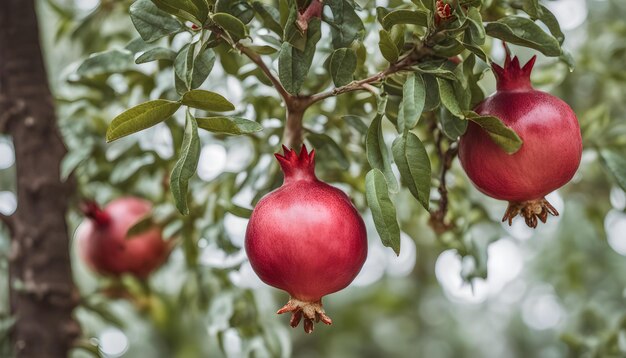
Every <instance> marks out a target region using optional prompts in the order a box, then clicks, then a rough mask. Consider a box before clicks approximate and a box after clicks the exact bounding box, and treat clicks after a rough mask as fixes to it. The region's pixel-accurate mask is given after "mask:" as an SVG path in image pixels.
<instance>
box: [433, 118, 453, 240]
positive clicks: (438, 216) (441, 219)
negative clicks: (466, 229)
mask: <svg viewBox="0 0 626 358" xmlns="http://www.w3.org/2000/svg"><path fill="white" fill-rule="evenodd" d="M431 130H433V131H436V134H435V150H436V151H437V156H438V157H439V161H440V162H441V174H440V177H439V188H438V189H437V190H438V191H439V207H438V208H437V210H435V211H431V213H430V225H431V227H432V228H433V230H434V231H435V232H436V233H437V234H441V233H443V232H446V231H448V230H451V229H452V228H454V224H452V223H449V222H446V215H447V214H448V187H447V186H446V174H447V173H448V170H450V167H451V166H452V162H453V161H454V158H455V157H456V155H457V153H458V147H457V146H456V145H455V144H454V143H452V144H451V145H450V147H448V149H447V150H445V151H444V150H443V139H444V134H443V133H442V131H441V130H439V129H437V124H436V123H435V122H433V124H432V125H431Z"/></svg>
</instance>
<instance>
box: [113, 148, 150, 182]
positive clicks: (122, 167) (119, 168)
mask: <svg viewBox="0 0 626 358" xmlns="http://www.w3.org/2000/svg"><path fill="white" fill-rule="evenodd" d="M153 163H154V156H153V155H152V154H151V153H146V154H144V155H143V156H141V157H134V156H133V157H128V158H125V159H122V160H121V161H119V162H117V163H116V166H115V167H114V168H113V170H112V171H111V175H110V176H109V181H110V182H111V184H120V183H123V182H124V181H126V180H128V179H129V178H130V177H132V176H133V175H134V174H135V173H137V172H138V171H139V169H141V168H143V167H145V166H146V165H150V164H153Z"/></svg>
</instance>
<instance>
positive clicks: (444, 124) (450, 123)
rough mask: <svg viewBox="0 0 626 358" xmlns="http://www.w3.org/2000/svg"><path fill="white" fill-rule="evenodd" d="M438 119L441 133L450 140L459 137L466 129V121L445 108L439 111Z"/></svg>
mask: <svg viewBox="0 0 626 358" xmlns="http://www.w3.org/2000/svg"><path fill="white" fill-rule="evenodd" d="M440 121H441V130H442V131H443V134H445V135H446V137H448V138H450V139H451V140H457V139H459V137H460V136H462V135H463V134H464V133H465V131H466V130H467V121H466V120H465V119H462V118H459V117H456V116H454V115H452V113H450V112H449V111H446V110H445V109H444V110H442V111H441V115H440Z"/></svg>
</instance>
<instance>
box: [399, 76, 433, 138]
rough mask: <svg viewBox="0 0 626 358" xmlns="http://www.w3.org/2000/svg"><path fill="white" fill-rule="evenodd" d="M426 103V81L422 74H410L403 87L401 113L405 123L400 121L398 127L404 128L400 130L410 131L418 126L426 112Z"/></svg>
mask: <svg viewBox="0 0 626 358" xmlns="http://www.w3.org/2000/svg"><path fill="white" fill-rule="evenodd" d="M425 101H426V88H425V86H424V79H423V78H422V76H421V75H420V74H417V75H416V74H415V73H410V74H409V75H408V76H407V78H406V81H405V82H404V86H403V87H402V107H401V108H400V111H402V116H401V117H402V118H403V121H402V122H403V123H400V120H398V127H399V128H400V127H401V125H403V126H404V128H400V129H401V130H402V131H409V130H411V129H413V127H415V126H416V125H417V122H418V121H419V119H420V116H421V115H422V111H423V110H424V104H425ZM398 118H400V116H398Z"/></svg>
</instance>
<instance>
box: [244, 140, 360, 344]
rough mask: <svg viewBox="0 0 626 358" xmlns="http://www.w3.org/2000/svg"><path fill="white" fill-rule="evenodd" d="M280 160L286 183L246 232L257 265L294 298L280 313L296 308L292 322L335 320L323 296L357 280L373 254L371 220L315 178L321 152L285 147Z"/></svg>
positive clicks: (259, 208) (308, 326) (309, 326)
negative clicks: (365, 219)
mask: <svg viewBox="0 0 626 358" xmlns="http://www.w3.org/2000/svg"><path fill="white" fill-rule="evenodd" d="M283 149H284V155H280V154H276V159H278V162H279V164H280V166H281V168H282V171H283V173H284V176H285V177H284V182H283V185H282V186H281V187H280V188H278V189H276V190H274V191H273V192H271V193H269V194H267V195H266V196H265V197H263V198H262V199H261V200H260V201H259V203H258V204H257V205H256V207H255V208H254V211H253V212H252V216H251V217H250V221H249V223H248V229H247V231H246V242H245V247H246V252H247V254H248V258H249V259H250V264H251V265H252V268H253V269H254V271H255V272H256V273H257V275H258V276H259V277H260V278H261V280H263V281H264V282H265V283H267V284H268V285H270V286H273V287H276V288H279V289H281V290H284V291H287V292H288V293H289V295H290V299H289V302H288V303H287V304H286V305H285V306H284V307H283V308H281V309H280V310H278V314H281V313H285V312H291V314H292V315H291V326H292V327H296V326H298V324H299V323H300V320H301V319H302V318H304V331H305V332H306V333H311V332H312V331H313V323H314V322H318V321H322V322H324V323H325V324H328V325H329V324H331V323H332V321H331V319H330V317H328V316H327V315H326V313H325V312H324V309H323V307H322V297H323V296H325V295H328V294H331V293H333V292H337V291H339V290H341V289H343V288H345V287H346V286H348V285H349V284H350V282H352V280H354V278H355V277H356V275H357V274H358V273H359V271H360V270H361V267H362V266H363V263H364V262H365V258H366V257H367V233H366V231H365V224H364V223H363V219H362V218H361V216H360V215H359V212H358V211H357V209H356V208H355V207H354V205H353V204H352V202H351V201H350V198H349V197H348V196H347V195H346V194H345V193H343V192H342V191H341V190H339V189H337V188H335V187H333V186H330V185H328V184H326V183H324V182H322V181H320V180H318V179H317V178H316V176H315V161H314V157H315V151H314V150H312V151H311V153H307V149H306V147H305V146H304V145H303V146H302V150H301V151H300V155H299V156H298V155H297V154H296V151H295V150H289V149H287V147H285V146H283Z"/></svg>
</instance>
